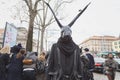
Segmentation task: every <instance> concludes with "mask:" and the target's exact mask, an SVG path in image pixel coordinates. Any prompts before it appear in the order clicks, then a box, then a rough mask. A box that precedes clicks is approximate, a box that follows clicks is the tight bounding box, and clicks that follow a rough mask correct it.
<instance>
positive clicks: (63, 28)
mask: <svg viewBox="0 0 120 80" xmlns="http://www.w3.org/2000/svg"><path fill="white" fill-rule="evenodd" d="M45 3H46V5H47V6H48V7H49V8H50V10H51V12H52V13H53V16H54V18H55V20H56V22H57V24H58V26H59V27H60V28H61V37H65V36H71V34H72V31H71V29H70V28H71V26H72V25H73V24H74V23H75V21H76V20H77V19H78V18H79V17H80V15H81V14H82V13H83V12H84V11H85V10H86V9H87V7H88V6H89V5H90V3H89V4H87V5H86V6H85V7H84V9H83V10H79V13H78V14H77V16H76V17H75V18H74V19H73V20H72V21H71V22H70V23H69V24H68V25H67V26H63V25H62V24H61V23H60V22H59V20H58V18H57V17H56V15H55V13H54V11H53V10H52V8H51V6H50V5H49V4H48V3H47V2H45Z"/></svg>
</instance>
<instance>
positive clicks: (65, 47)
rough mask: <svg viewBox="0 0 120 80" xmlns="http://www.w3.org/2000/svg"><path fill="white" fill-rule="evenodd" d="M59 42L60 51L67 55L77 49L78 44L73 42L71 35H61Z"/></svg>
mask: <svg viewBox="0 0 120 80" xmlns="http://www.w3.org/2000/svg"><path fill="white" fill-rule="evenodd" d="M57 44H58V47H59V49H60V53H62V54H64V55H66V56H70V55H72V54H73V53H74V50H75V49H76V44H75V43H74V42H73V40H72V37H71V36H65V37H64V38H62V37H60V38H59V40H58V42H57Z"/></svg>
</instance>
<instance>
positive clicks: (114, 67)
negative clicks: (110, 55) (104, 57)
mask: <svg viewBox="0 0 120 80" xmlns="http://www.w3.org/2000/svg"><path fill="white" fill-rule="evenodd" d="M112 68H113V69H116V68H117V62H116V61H115V60H114V61H113V64H112Z"/></svg>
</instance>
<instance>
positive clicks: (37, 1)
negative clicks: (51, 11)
mask: <svg viewBox="0 0 120 80" xmlns="http://www.w3.org/2000/svg"><path fill="white" fill-rule="evenodd" d="M39 1H41V0H36V2H35V5H34V10H36V9H37V6H38V3H39Z"/></svg>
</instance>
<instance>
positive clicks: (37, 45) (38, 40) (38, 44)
mask: <svg viewBox="0 0 120 80" xmlns="http://www.w3.org/2000/svg"><path fill="white" fill-rule="evenodd" d="M39 43H40V29H39V30H38V41H37V52H39Z"/></svg>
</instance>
